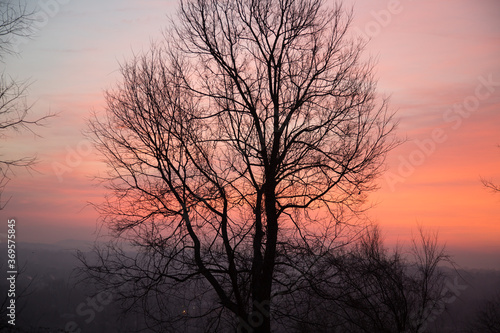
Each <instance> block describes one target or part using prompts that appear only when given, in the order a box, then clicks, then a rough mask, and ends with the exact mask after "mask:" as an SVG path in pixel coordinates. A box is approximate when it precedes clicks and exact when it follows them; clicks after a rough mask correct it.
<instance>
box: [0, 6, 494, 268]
mask: <svg viewBox="0 0 500 333" xmlns="http://www.w3.org/2000/svg"><path fill="white" fill-rule="evenodd" d="M30 4H31V5H32V7H33V8H37V9H36V11H37V13H38V18H39V19H40V20H41V21H40V22H39V23H37V25H36V26H35V28H36V30H37V31H36V33H35V35H34V36H33V37H32V38H31V39H25V40H22V41H21V43H20V44H19V45H20V47H19V54H18V55H17V56H8V57H6V58H5V59H4V64H3V65H2V66H5V70H4V71H5V73H6V74H8V75H10V76H11V77H13V78H15V79H18V80H21V81H26V80H27V81H29V82H31V85H30V88H29V94H28V103H29V104H33V107H32V117H37V116H41V115H44V114H46V113H49V112H51V113H57V114H58V116H57V117H56V118H52V119H50V120H49V121H48V122H47V126H46V127H43V128H35V129H34V130H35V132H36V133H37V134H38V135H39V136H38V137H35V136H34V135H33V134H31V133H29V132H22V133H9V135H10V136H9V138H8V139H3V142H2V145H1V146H0V149H1V155H2V158H5V159H7V158H10V159H12V158H16V157H22V156H29V155H35V154H36V155H37V157H38V160H39V163H38V164H37V165H36V166H35V167H34V169H33V170H31V171H29V172H28V171H26V170H22V169H17V170H15V175H13V176H12V180H11V181H10V183H9V184H8V186H7V188H6V190H5V192H4V198H8V197H10V201H9V203H8V205H7V206H6V208H5V209H4V210H2V211H0V215H1V218H2V221H4V223H2V228H3V229H0V233H5V230H6V223H5V222H6V220H7V219H8V218H15V219H16V221H17V239H18V241H24V242H38V243H55V242H60V241H63V240H68V239H72V240H93V239H94V238H95V231H96V228H97V214H96V213H95V212H94V211H93V209H92V208H91V207H89V206H88V205H87V203H88V202H99V200H100V198H101V197H102V193H103V191H102V189H100V188H99V186H98V185H97V184H96V182H94V181H92V178H93V177H94V176H97V175H99V174H100V173H101V174H102V173H105V172H106V169H105V168H104V166H103V164H101V162H99V155H98V153H97V151H96V150H95V149H94V148H92V147H91V145H90V144H89V141H88V140H87V139H86V138H85V136H84V134H83V132H84V131H85V129H86V119H88V118H89V117H90V114H91V112H92V111H97V112H99V111H102V110H103V109H104V107H105V104H104V98H103V91H104V90H105V89H107V88H112V87H113V86H114V85H115V84H116V82H118V81H119V80H120V73H119V70H118V69H119V64H120V63H123V62H125V61H126V60H127V59H130V58H131V56H132V55H133V54H134V53H139V52H141V51H143V50H147V49H148V47H149V45H150V42H151V41H154V40H160V39H161V38H162V37H161V31H162V29H164V28H165V27H167V25H168V16H169V15H172V14H173V13H175V10H176V7H177V2H176V1H160V0H156V1H153V0H149V1H145V0H142V1H139V0H135V1H134V0H125V1H124V0H106V1H101V0H99V1H98V0H87V1H81V0H64V1H63V0H39V1H31V2H30ZM345 6H346V7H347V8H348V7H350V6H353V8H354V15H355V19H354V22H353V24H352V29H353V30H352V31H353V32H355V33H357V34H359V35H364V36H365V37H368V38H370V39H371V41H370V43H369V44H368V47H367V49H366V55H367V56H372V57H374V58H375V59H377V65H376V73H377V77H378V79H379V84H378V91H379V92H380V94H381V95H384V96H390V104H391V108H392V109H393V110H394V111H396V117H397V119H399V127H398V130H397V134H398V136H399V137H400V138H406V142H405V143H404V144H402V145H401V146H399V147H398V148H396V149H395V150H394V151H392V152H391V153H390V155H389V156H388V158H387V171H386V173H385V174H384V175H382V177H381V178H380V179H379V184H380V190H379V191H377V192H374V193H373V194H371V195H370V203H371V204H373V205H374V207H373V208H372V209H371V210H370V211H369V212H368V215H369V216H370V217H371V219H373V221H375V222H377V223H378V224H379V225H380V226H381V228H382V232H383V235H384V237H385V239H386V241H387V244H388V245H394V244H396V243H397V242H400V243H404V242H407V241H408V239H410V237H411V235H412V233H415V232H416V229H417V226H418V225H421V226H423V227H424V228H426V229H430V230H434V231H438V232H439V237H440V240H441V242H442V243H443V244H446V246H447V248H448V250H449V252H450V253H451V254H452V255H455V260H456V262H457V263H458V264H460V265H462V266H463V267H483V268H496V269H500V193H493V192H492V191H489V190H488V189H486V188H485V187H484V186H483V185H482V183H481V178H486V179H490V180H492V181H495V182H497V183H500V148H499V147H498V145H500V1H498V0H477V1H470V0H453V1H452V0H419V1H416V0H413V1H411V0H400V1H398V0H394V1H393V0H390V1H374V0H357V1H345ZM2 237H3V238H2V241H3V240H4V238H5V235H2Z"/></svg>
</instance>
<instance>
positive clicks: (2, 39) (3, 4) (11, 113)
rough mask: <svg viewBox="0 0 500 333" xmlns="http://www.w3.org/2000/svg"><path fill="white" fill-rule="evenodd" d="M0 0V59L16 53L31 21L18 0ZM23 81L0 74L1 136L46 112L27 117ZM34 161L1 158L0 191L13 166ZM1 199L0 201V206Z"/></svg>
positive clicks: (37, 121) (32, 122) (39, 120)
mask: <svg viewBox="0 0 500 333" xmlns="http://www.w3.org/2000/svg"><path fill="white" fill-rule="evenodd" d="M14 3H15V2H11V1H0V60H2V59H3V57H4V56H5V55H6V54H13V53H16V51H17V49H16V44H15V40H16V38H20V37H23V38H27V37H29V32H30V30H29V26H30V24H31V23H32V18H31V13H30V12H28V11H27V9H26V7H25V6H23V5H22V4H21V3H20V2H18V3H17V5H14ZM27 87H28V85H27V83H26V82H19V81H16V80H14V79H12V78H11V77H9V76H8V75H6V74H5V73H3V72H2V74H0V138H5V137H7V136H8V134H9V132H11V131H20V130H28V131H31V129H30V127H31V126H33V125H35V126H38V125H41V124H42V123H43V121H44V120H46V119H47V118H49V117H51V116H52V115H50V114H48V115H46V116H43V117H40V118H37V119H28V113H29V111H30V108H31V107H30V106H29V105H28V104H27V103H26V99H25V97H26V90H27ZM34 162H35V158H34V157H24V158H17V159H6V158H5V157H3V156H2V157H1V158H0V195H1V194H2V193H3V190H4V188H5V185H6V184H7V183H8V181H9V176H10V173H11V171H12V167H29V166H31V165H33V163H34ZM3 207H4V203H2V202H1V201H0V209H1V208H3Z"/></svg>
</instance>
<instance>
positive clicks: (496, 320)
mask: <svg viewBox="0 0 500 333" xmlns="http://www.w3.org/2000/svg"><path fill="white" fill-rule="evenodd" d="M469 332H470V333H500V292H497V293H496V294H495V295H494V296H493V297H492V298H491V299H489V300H486V301H485V302H484V303H483V304H482V306H481V307H480V308H479V310H478V311H477V312H476V315H475V318H474V320H473V322H472V324H471V325H470V327H469Z"/></svg>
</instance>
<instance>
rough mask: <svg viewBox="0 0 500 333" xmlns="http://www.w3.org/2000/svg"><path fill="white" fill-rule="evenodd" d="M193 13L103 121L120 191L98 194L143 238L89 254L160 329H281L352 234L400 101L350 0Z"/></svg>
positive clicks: (240, 4)
mask: <svg viewBox="0 0 500 333" xmlns="http://www.w3.org/2000/svg"><path fill="white" fill-rule="evenodd" d="M178 19H179V20H178V23H176V24H173V27H172V29H170V30H169V31H168V32H167V33H166V40H165V43H164V44H162V45H156V46H154V47H153V48H152V49H151V51H150V52H149V53H147V54H144V55H140V56H137V57H136V58H135V59H133V60H132V61H130V62H129V63H127V64H125V65H123V66H122V74H123V82H122V83H121V84H120V85H119V86H118V87H117V88H116V89H115V90H112V91H108V92H107V95H106V97H107V105H108V107H107V110H106V111H107V112H106V115H105V116H104V117H99V116H96V117H95V118H94V120H93V121H92V122H91V131H92V133H93V136H94V138H95V140H96V143H97V146H98V148H99V149H100V151H101V152H102V153H103V155H104V157H105V160H106V161H107V163H108V166H109V167H110V168H109V170H110V173H109V177H108V178H107V179H106V182H107V184H108V186H109V187H110V189H111V190H112V192H111V194H110V195H109V196H108V197H107V201H106V203H105V204H104V205H100V206H99V207H98V209H99V211H100V212H101V214H102V217H103V220H104V223H105V224H106V225H107V226H108V227H110V230H111V231H112V232H113V236H114V237H116V238H117V239H120V240H125V241H129V242H131V243H132V244H133V245H134V246H135V247H136V249H137V252H136V253H135V254H133V253H130V252H126V251H124V250H123V249H121V248H120V247H119V246H116V243H111V244H110V245H109V246H108V247H105V248H101V250H100V251H97V254H98V257H97V259H98V262H97V264H96V263H93V262H91V261H89V260H86V259H85V258H82V260H83V261H84V263H85V264H86V266H87V268H88V271H87V272H88V273H89V274H90V275H91V276H93V277H94V278H97V279H100V280H99V281H102V282H103V283H104V284H105V285H107V287H108V288H110V290H119V294H120V295H121V296H124V297H130V299H131V300H132V303H133V304H138V303H142V304H143V305H144V306H145V307H146V308H148V309H149V310H146V313H147V315H148V316H149V318H150V319H154V320H153V321H152V322H154V323H155V324H157V325H158V326H156V327H155V328H157V329H158V330H163V331H169V330H171V331H176V330H177V331H180V330H181V327H180V326H175V325H177V324H176V323H181V322H182V323H183V324H182V325H185V324H184V321H185V319H186V318H193V317H196V318H200V317H201V318H205V320H206V322H204V323H203V330H205V331H217V332H222V331H224V330H229V329H231V330H233V331H234V329H237V330H239V331H244V330H246V331H252V332H270V331H271V326H272V325H277V323H279V321H280V318H281V317H282V316H283V314H282V313H281V311H280V309H279V307H280V304H282V303H283V302H285V303H289V302H290V300H291V299H293V295H295V294H296V293H297V291H298V290H301V288H303V286H304V285H307V284H308V283H309V281H311V276H312V275H314V272H315V271H320V270H321V269H323V267H322V265H323V263H324V262H325V261H324V260H323V258H325V257H326V256H327V255H328V254H329V253H332V252H334V251H336V249H338V248H339V247H340V246H341V245H342V244H344V243H345V242H348V241H349V238H348V236H345V237H346V238H342V236H343V235H348V234H349V233H344V232H342V230H343V229H345V228H349V227H350V226H351V224H354V225H355V224H356V223H357V222H356V216H357V214H358V213H360V212H361V211H362V206H361V204H362V203H363V202H364V199H365V197H366V193H367V192H369V191H371V190H373V189H374V188H375V185H374V183H373V180H374V179H375V178H376V177H377V176H378V174H379V173H380V172H381V168H382V164H383V161H384V157H385V155H386V153H387V152H388V151H389V150H390V149H392V148H393V147H394V145H395V141H394V140H393V138H392V136H391V133H392V131H393V128H394V124H393V122H392V119H391V113H389V112H388V111H387V105H386V102H385V100H378V99H377V98H376V94H375V82H374V79H373V76H372V71H371V69H372V66H371V65H370V64H369V63H364V62H363V61H362V60H361V52H362V49H363V44H362V43H361V42H358V41H356V40H355V39H350V38H349V34H348V27H349V24H350V22H351V15H350V14H349V13H347V12H346V11H344V10H343V8H342V7H341V6H340V5H335V6H334V7H333V8H328V7H325V6H324V4H323V1H315V0H280V1H270V0H267V1H266V0H264V1H243V0H226V1H211V0H193V1H181V4H180V9H179V12H178ZM349 235H350V234H349ZM349 237H353V236H352V235H350V236H349ZM108 281H112V282H111V283H110V284H106V283H107V282H108ZM122 286H129V287H128V288H119V289H117V288H118V287H122ZM175 303H177V304H179V303H186V304H185V308H183V309H177V310H176V309H175V306H174V305H173V304H175ZM291 320H293V318H291ZM178 325H181V324H178ZM183 327H184V326H183ZM182 329H185V328H182ZM193 329H194V328H193ZM198 331H200V329H198Z"/></svg>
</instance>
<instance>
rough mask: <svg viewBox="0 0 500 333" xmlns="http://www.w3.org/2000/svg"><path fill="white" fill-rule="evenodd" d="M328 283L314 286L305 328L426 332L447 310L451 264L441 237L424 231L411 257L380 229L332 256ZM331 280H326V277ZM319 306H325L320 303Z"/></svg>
mask: <svg viewBox="0 0 500 333" xmlns="http://www.w3.org/2000/svg"><path fill="white" fill-rule="evenodd" d="M328 261H329V264H328V265H327V266H328V267H329V271H330V273H329V274H328V275H329V277H330V278H329V279H330V281H329V282H328V283H323V284H316V285H314V286H312V289H313V291H312V292H311V291H309V292H306V293H305V294H306V295H308V296H307V299H308V302H303V304H315V305H316V306H315V307H307V306H302V308H303V309H304V312H303V314H302V321H301V325H299V329H298V331H299V332H304V333H306V332H312V331H314V332H352V333H360V332H366V333H368V332H370V333H371V332H394V333H396V332H398V333H400V332H405V333H417V332H422V331H423V330H424V329H425V327H426V325H427V324H428V323H430V322H431V321H432V319H433V317H434V316H435V315H436V314H437V313H438V312H440V311H441V310H442V308H443V306H444V305H445V298H446V297H447V296H448V295H447V293H446V290H445V279H446V277H447V274H446V273H445V271H444V270H442V269H441V268H440V267H439V265H440V264H442V263H445V262H451V259H450V257H449V256H448V255H446V253H445V251H444V248H443V247H440V246H439V245H438V241H437V235H435V234H428V233H425V232H423V231H422V230H420V234H419V239H418V240H414V241H413V246H412V249H411V251H410V253H409V255H403V253H402V252H401V250H400V249H398V248H396V249H395V250H394V251H392V253H391V251H389V250H388V249H387V248H385V247H384V245H383V242H382V240H381V237H380V232H379V229H378V228H376V227H375V228H371V229H368V230H367V231H366V233H365V234H364V235H363V237H361V239H360V240H359V241H358V242H357V243H355V244H354V245H353V246H350V247H349V248H348V249H347V250H344V251H342V253H340V254H336V255H332V256H331V257H330V258H329V260H328ZM325 282H326V280H325ZM318 304H319V306H318Z"/></svg>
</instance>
